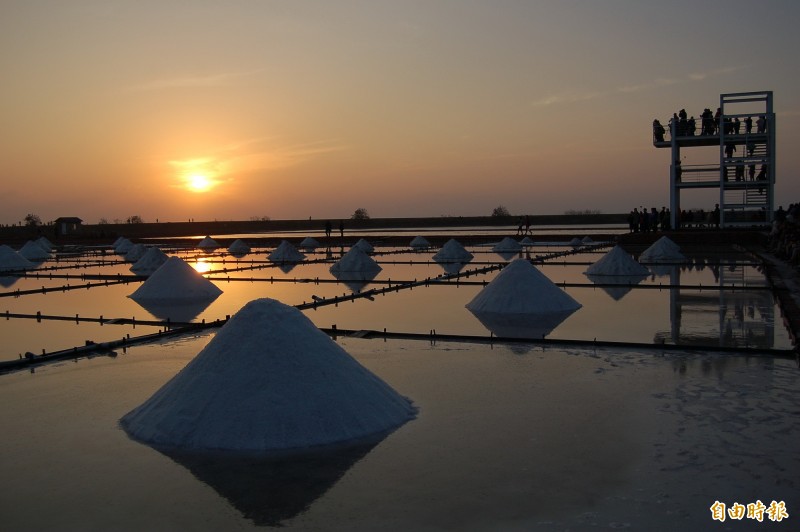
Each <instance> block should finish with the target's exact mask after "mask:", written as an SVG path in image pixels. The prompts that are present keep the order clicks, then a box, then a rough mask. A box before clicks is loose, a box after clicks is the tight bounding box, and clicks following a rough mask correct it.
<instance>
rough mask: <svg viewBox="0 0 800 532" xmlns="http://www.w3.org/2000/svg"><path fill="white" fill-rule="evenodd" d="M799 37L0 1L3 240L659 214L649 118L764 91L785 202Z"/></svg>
mask: <svg viewBox="0 0 800 532" xmlns="http://www.w3.org/2000/svg"><path fill="white" fill-rule="evenodd" d="M798 21H800V2H796V1H794V0H786V1H783V0H767V1H765V2H757V3H754V2H752V1H748V2H744V1H736V0H733V1H725V2H722V1H699V2H698V1H696V0H695V1H683V0H681V1H670V2H664V1H658V2H657V1H650V0H635V1H633V0H632V1H622V0H620V1H612V0H595V1H588V0H587V1H572V0H554V1H507V0H493V1H469V0H419V1H417V0H408V1H405V0H404V1H400V0H397V1H381V0H365V1H351V0H341V1H328V0H319V1H316V0H315V1H311V0H307V1H304V0H297V1H272V0H248V1H242V0H228V1H224V2H223V1H217V2H211V1H204V0H196V1H177V0H158V1H150V0H137V1H133V0H129V1H121V0H69V1H60V0H0V66H2V72H3V77H2V89H0V91H1V92H0V94H2V96H3V97H2V99H0V118H1V121H0V124H1V126H0V128H1V129H0V135H1V137H0V179H1V180H2V184H3V189H2V192H3V193H2V195H1V196H0V198H2V199H0V202H1V203H0V204H1V205H2V209H0V223H2V224H10V223H19V221H20V220H22V219H23V218H24V217H25V215H26V214H28V213H34V214H37V215H39V216H40V217H41V219H42V220H43V221H45V222H46V221H49V220H52V219H54V218H56V217H58V216H78V217H80V218H82V219H83V220H84V221H85V222H87V223H97V222H98V221H100V220H101V219H105V220H108V221H113V220H120V219H121V220H124V219H125V218H127V217H129V216H132V215H139V216H141V217H142V218H143V219H144V220H145V221H155V220H156V219H158V220H159V221H181V220H188V219H190V218H191V219H195V220H214V219H217V220H229V219H237V220H247V219H251V218H253V217H259V218H260V217H265V216H268V217H271V218H273V219H282V218H308V217H314V218H322V219H325V218H347V217H349V216H350V215H351V214H352V213H353V211H354V210H355V209H356V208H359V207H363V208H366V209H367V210H368V211H369V213H370V215H372V216H373V217H404V216H441V215H456V216H459V215H463V216H470V215H489V214H490V213H491V212H492V209H493V208H494V207H496V206H498V205H504V206H506V207H507V208H508V209H509V211H511V213H512V214H523V213H529V214H559V213H563V212H564V211H566V210H571V209H580V210H582V209H596V210H600V211H602V212H607V213H612V212H627V211H629V210H630V209H631V208H633V207H638V206H640V205H644V206H648V207H652V206H655V207H659V208H660V207H661V206H662V205H668V188H667V185H668V164H669V153H668V151H667V150H657V149H655V148H653V146H652V144H651V129H650V128H651V123H652V120H653V118H660V119H662V120H663V121H664V122H665V123H666V121H667V120H668V118H669V117H670V116H671V115H672V113H673V112H675V111H677V110H678V109H680V108H686V110H687V112H688V113H689V114H690V115H695V116H697V115H699V114H700V112H701V111H702V110H703V108H705V107H710V108H712V110H713V109H716V107H718V105H719V95H720V93H730V92H746V91H764V90H771V91H774V94H775V113H776V121H777V126H778V129H777V131H778V133H777V137H778V143H777V152H776V153H777V197H776V204H780V205H784V206H786V205H788V204H789V203H792V202H795V201H800V187H799V186H798V183H797V177H798V170H800V135H799V134H798V133H797V129H798V128H795V124H796V123H798V122H800V69H798V60H797V52H798V50H800V32H799V31H798V29H797V23H798ZM712 156H713V154H712ZM712 160H713V159H712ZM709 202H710V205H709ZM713 202H714V198H713V197H711V198H704V197H698V198H692V199H689V200H684V206H685V207H686V208H692V207H697V208H700V207H706V208H708V207H713Z"/></svg>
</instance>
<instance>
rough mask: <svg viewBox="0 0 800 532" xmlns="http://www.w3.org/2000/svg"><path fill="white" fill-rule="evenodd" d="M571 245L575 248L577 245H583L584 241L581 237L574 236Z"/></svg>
mask: <svg viewBox="0 0 800 532" xmlns="http://www.w3.org/2000/svg"><path fill="white" fill-rule="evenodd" d="M569 245H570V246H572V247H574V248H577V247H580V246H582V245H583V242H581V239H580V238H578V237H577V236H576V237H575V238H573V239H572V240H570V241H569Z"/></svg>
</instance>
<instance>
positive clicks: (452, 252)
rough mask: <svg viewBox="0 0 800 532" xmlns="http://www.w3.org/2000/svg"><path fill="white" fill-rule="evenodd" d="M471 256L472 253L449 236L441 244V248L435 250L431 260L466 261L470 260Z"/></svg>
mask: <svg viewBox="0 0 800 532" xmlns="http://www.w3.org/2000/svg"><path fill="white" fill-rule="evenodd" d="M472 257H473V255H472V253H470V252H469V251H467V250H466V248H464V246H462V245H461V243H460V242H459V241H458V240H456V239H454V238H451V239H450V240H448V241H447V243H446V244H445V245H444V246H442V249H440V250H439V251H437V252H436V255H434V256H433V260H435V261H436V262H459V263H467V262H469V261H471V260H472Z"/></svg>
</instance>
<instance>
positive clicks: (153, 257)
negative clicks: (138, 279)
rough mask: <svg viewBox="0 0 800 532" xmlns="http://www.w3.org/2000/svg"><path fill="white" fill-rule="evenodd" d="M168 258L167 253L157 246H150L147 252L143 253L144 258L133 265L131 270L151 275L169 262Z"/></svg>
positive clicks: (138, 273) (139, 273)
mask: <svg viewBox="0 0 800 532" xmlns="http://www.w3.org/2000/svg"><path fill="white" fill-rule="evenodd" d="M168 258H169V257H167V254H166V253H164V252H163V251H161V250H160V249H158V248H157V247H152V248H149V249H148V250H147V251H146V252H145V254H144V255H142V258H140V259H139V260H137V261H136V262H135V263H134V264H133V266H131V271H132V272H133V273H135V274H137V275H151V274H153V273H155V271H156V270H157V269H159V268H160V267H161V266H162V265H163V264H164V263H165V262H167V259H168Z"/></svg>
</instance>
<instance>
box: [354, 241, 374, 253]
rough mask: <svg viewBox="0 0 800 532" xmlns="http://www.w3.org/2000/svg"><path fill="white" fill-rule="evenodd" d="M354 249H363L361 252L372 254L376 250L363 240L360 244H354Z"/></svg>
mask: <svg viewBox="0 0 800 532" xmlns="http://www.w3.org/2000/svg"><path fill="white" fill-rule="evenodd" d="M353 247H354V248H359V249H361V251H363V252H364V253H372V252H373V251H374V250H375V248H373V247H372V244H370V243H369V242H367V241H366V240H364V239H363V238H362V239H361V240H359V241H358V242H356V243H355V244H353Z"/></svg>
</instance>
